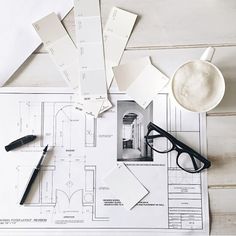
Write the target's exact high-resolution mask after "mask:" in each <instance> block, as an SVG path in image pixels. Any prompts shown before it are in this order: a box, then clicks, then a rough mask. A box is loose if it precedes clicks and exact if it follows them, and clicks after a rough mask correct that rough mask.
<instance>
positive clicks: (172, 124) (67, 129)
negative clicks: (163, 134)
mask: <svg viewBox="0 0 236 236" xmlns="http://www.w3.org/2000/svg"><path fill="white" fill-rule="evenodd" d="M71 98H72V94H70V93H63V92H55V91H51V92H47V93H46V92H44V93H42V92H32V93H24V92H22V93H19V92H17V93H14V92H11V93H10V92H9V93H8V92H4V93H1V94H0V106H1V109H2V113H1V122H0V126H1V129H0V130H1V131H2V133H3V134H4V135H1V137H0V143H1V146H2V147H4V146H5V145H6V144H8V143H9V142H11V141H12V140H14V139H16V138H18V137H21V136H24V135H27V134H35V135H37V136H38V138H37V140H36V141H35V142H32V143H30V144H29V145H26V146H24V147H22V148H19V149H16V150H15V151H13V152H9V153H6V152H5V150H3V149H1V151H0V152H1V156H2V158H1V160H0V162H1V164H0V171H1V181H0V187H1V189H5V191H4V192H3V193H2V194H1V196H0V199H1V201H0V202H1V212H0V227H1V228H21V229H22V228H23V229H28V228H29V229H34V228H55V229H57V228H62V229H65V228H74V229H98V230H111V229H113V230H127V231H129V230H134V229H135V230H147V231H149V230H150V231H160V232H173V233H176V234H177V233H179V234H181V233H188V232H190V231H191V233H193V234H194V233H196V234H201V235H202V234H204V233H207V232H208V228H207V225H208V217H207V212H208V203H207V201H208V199H207V185H206V173H205V172H203V173H199V174H188V173H186V172H184V171H182V170H181V169H179V167H178V166H177V165H176V153H175V152H171V153H169V154H158V153H154V152H153V151H151V150H150V149H148V147H147V145H146V143H145V141H144V136H145V135H146V130H147V127H146V126H147V124H148V123H149V122H150V121H152V122H153V123H155V124H157V125H159V126H160V127H162V128H163V129H165V130H167V131H169V132H171V133H172V134H173V135H174V136H176V137H178V138H179V139H180V140H182V141H184V142H186V143H187V144H188V145H190V146H191V147H193V148H194V149H196V150H197V151H199V152H201V153H202V154H205V151H206V138H205V135H206V134H205V125H206V124H205V116H204V115H199V114H194V113H189V112H183V111H180V110H179V109H177V108H176V107H174V106H173V105H172V104H171V103H170V102H169V99H168V96H167V94H159V95H158V96H157V97H156V98H155V100H154V101H153V103H152V104H150V105H149V107H148V108H147V109H146V110H143V109H142V108H141V107H139V106H138V105H137V104H136V103H135V102H133V101H131V100H130V99H129V98H128V97H126V95H123V94H112V95H111V102H112V104H113V108H112V109H110V110H109V111H107V112H105V113H104V114H102V116H101V117H98V118H97V119H95V118H93V117H92V116H88V115H85V114H84V113H82V112H80V111H78V110H76V109H75V108H74V104H73V102H72V100H71ZM6 101H7V103H6ZM47 144H48V145H49V146H50V149H49V152H48V155H47V157H46V159H45V161H44V163H43V168H42V170H41V171H40V174H39V175H38V177H37V179H36V181H35V183H34V186H33V189H32V191H31V193H30V195H29V197H28V198H27V200H26V203H25V204H24V206H20V205H19V200H20V198H21V195H22V193H23V191H24V188H25V185H26V183H27V181H28V178H29V176H30V173H31V171H32V169H33V168H34V166H35V165H36V163H37V161H38V160H39V158H40V154H41V152H42V149H43V148H44V146H46V145H47ZM118 162H123V163H125V165H126V166H127V167H128V168H129V170H130V171H131V172H132V173H133V174H134V175H135V176H136V177H137V178H138V180H139V181H140V182H141V183H142V184H143V185H144V186H145V187H146V188H147V189H148V191H149V194H148V195H147V196H146V197H145V198H143V199H142V200H141V201H140V202H139V203H138V204H137V205H136V206H135V207H134V208H133V209H132V210H130V211H128V210H126V209H125V208H124V207H123V206H122V202H121V201H120V200H119V199H117V198H116V197H114V196H113V194H112V193H111V192H110V190H109V188H108V187H107V186H106V185H105V183H104V182H103V179H104V177H105V176H106V174H107V173H108V172H109V170H110V169H112V168H114V167H115V166H116V165H117V163H118ZM124 191H125V190H124Z"/></svg>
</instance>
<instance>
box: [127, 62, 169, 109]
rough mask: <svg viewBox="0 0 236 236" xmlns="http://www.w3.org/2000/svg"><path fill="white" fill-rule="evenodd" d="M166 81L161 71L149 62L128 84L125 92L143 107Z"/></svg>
mask: <svg viewBox="0 0 236 236" xmlns="http://www.w3.org/2000/svg"><path fill="white" fill-rule="evenodd" d="M168 81H169V80H168V78H167V77H166V76H165V75H164V74H163V73H161V72H160V71H159V70H158V69H157V68H156V67H154V66H153V65H151V64H150V65H147V66H146V67H145V68H144V70H143V71H142V73H141V74H140V75H139V76H138V77H137V79H136V80H135V81H134V82H133V83H132V84H131V85H130V86H129V88H128V89H127V94H128V95H129V96H130V97H131V98H132V99H134V100H135V102H137V103H138V104H139V105H140V106H141V107H142V108H144V109H145V108H146V107H147V106H148V105H149V104H150V102H151V101H152V100H153V98H154V97H155V96H156V95H157V94H158V93H159V92H160V91H161V89H162V88H163V87H164V86H165V85H166V84H167V83H168Z"/></svg>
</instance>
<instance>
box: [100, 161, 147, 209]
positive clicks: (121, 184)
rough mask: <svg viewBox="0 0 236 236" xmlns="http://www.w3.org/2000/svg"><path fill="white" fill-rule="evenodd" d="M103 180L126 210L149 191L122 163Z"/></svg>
mask: <svg viewBox="0 0 236 236" xmlns="http://www.w3.org/2000/svg"><path fill="white" fill-rule="evenodd" d="M104 182H105V183H106V184H107V186H108V187H109V188H110V190H111V191H112V193H113V194H114V195H115V197H117V198H119V199H120V201H121V202H122V203H123V205H124V207H125V208H126V209H127V210H130V209H132V208H133V207H134V206H135V205H136V204H137V203H138V202H139V201H140V200H142V199H143V198H144V197H145V196H146V195H147V194H148V193H149V192H148V190H147V189H146V188H145V187H144V186H143V185H142V184H141V183H140V181H139V180H138V179H137V178H136V177H135V176H134V174H133V173H132V172H131V171H130V170H129V169H128V168H127V167H126V166H125V165H124V164H123V163H122V164H118V165H117V167H115V168H114V169H113V170H112V171H111V172H110V173H109V174H108V175H107V176H106V177H105V179H104Z"/></svg>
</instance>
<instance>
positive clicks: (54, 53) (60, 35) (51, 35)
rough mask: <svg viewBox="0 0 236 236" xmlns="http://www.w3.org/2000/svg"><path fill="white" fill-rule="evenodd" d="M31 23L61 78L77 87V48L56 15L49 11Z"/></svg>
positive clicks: (72, 86) (71, 85)
mask: <svg viewBox="0 0 236 236" xmlns="http://www.w3.org/2000/svg"><path fill="white" fill-rule="evenodd" d="M33 25H34V28H35V30H36V31H37V33H38V34H39V36H40V38H41V39H42V41H43V43H44V45H45V46H46V48H47V51H48V53H49V55H50V56H51V58H52V60H53V61H54V63H55V64H56V66H57V68H58V69H59V71H60V73H61V74H62V76H63V78H64V79H65V80H66V82H67V83H68V85H69V86H70V87H71V88H73V89H78V88H79V76H80V75H79V68H78V67H79V57H78V55H79V54H78V50H77V48H76V47H75V45H74V44H73V41H72V40H71V39H70V37H69V35H68V34H67V32H66V30H65V29H64V27H63V25H62V24H61V22H60V21H59V19H58V17H57V15H56V14H55V13H51V14H49V15H47V16H45V17H43V18H42V19H40V20H38V21H37V22H35V23H34V24H33Z"/></svg>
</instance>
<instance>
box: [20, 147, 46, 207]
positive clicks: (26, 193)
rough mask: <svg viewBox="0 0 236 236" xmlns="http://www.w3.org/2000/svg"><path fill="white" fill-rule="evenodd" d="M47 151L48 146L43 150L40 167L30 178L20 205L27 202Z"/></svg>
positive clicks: (38, 166) (37, 167)
mask: <svg viewBox="0 0 236 236" xmlns="http://www.w3.org/2000/svg"><path fill="white" fill-rule="evenodd" d="M47 150H48V145H47V146H46V147H45V148H44V149H43V155H42V156H41V158H40V160H39V162H38V165H37V166H36V168H35V169H34V170H33V172H32V174H31V176H30V179H29V182H28V184H27V186H26V189H25V192H24V194H23V196H22V198H21V200H20V205H23V204H24V202H25V200H26V198H27V196H28V194H29V192H30V189H31V187H32V185H33V183H34V181H35V179H36V177H37V175H38V173H39V171H40V169H41V164H42V162H43V160H44V158H45V156H46V154H47Z"/></svg>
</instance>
